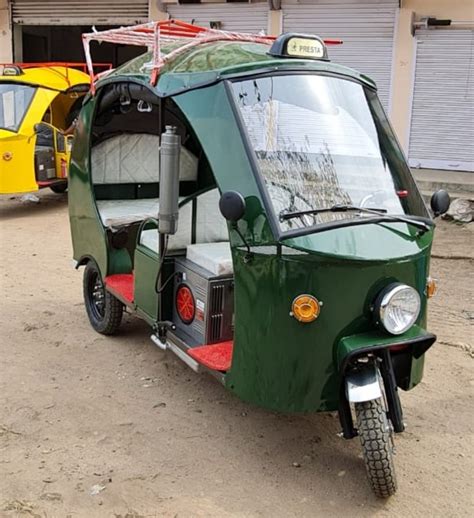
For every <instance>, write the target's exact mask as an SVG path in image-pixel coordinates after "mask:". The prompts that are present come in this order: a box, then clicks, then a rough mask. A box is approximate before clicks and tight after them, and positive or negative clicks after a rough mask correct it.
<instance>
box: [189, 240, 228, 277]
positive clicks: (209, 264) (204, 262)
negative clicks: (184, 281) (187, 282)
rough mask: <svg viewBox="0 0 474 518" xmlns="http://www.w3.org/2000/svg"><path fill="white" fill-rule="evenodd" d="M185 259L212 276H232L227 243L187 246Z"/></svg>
mask: <svg viewBox="0 0 474 518" xmlns="http://www.w3.org/2000/svg"><path fill="white" fill-rule="evenodd" d="M186 258H187V259H188V260H189V261H192V262H193V263H195V264H197V265H198V266H200V267H201V268H204V269H206V270H208V271H210V272H212V273H213V274H214V275H232V274H233V272H234V267H233V264H232V253H231V251H230V245H229V243H199V244H195V245H188V246H187V247H186Z"/></svg>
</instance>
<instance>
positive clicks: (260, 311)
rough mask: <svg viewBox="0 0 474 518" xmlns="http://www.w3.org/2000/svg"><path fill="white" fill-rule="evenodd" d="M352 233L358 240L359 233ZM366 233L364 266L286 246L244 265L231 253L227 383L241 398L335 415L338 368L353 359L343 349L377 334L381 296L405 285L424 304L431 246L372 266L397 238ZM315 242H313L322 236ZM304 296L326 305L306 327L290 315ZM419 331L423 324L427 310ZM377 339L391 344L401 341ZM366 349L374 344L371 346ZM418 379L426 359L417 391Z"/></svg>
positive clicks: (376, 230) (417, 246) (371, 229)
mask: <svg viewBox="0 0 474 518" xmlns="http://www.w3.org/2000/svg"><path fill="white" fill-rule="evenodd" d="M381 229H382V233H381V232H380V230H381ZM343 230H345V229H338V230H335V231H334V232H341V240H342V239H343V236H344V234H345V232H343ZM351 230H352V232H353V233H354V236H353V237H356V236H357V233H358V232H360V231H361V227H352V229H351ZM362 232H365V233H368V234H372V236H373V240H372V245H371V247H370V248H369V249H367V250H366V251H365V252H364V254H363V255H365V257H366V259H365V260H360V261H357V260H353V259H352V258H351V257H350V256H346V257H344V256H339V257H338V256H336V255H334V254H331V255H329V254H327V255H326V254H323V253H321V252H320V251H318V250H314V249H313V250H311V249H307V251H306V252H307V253H300V254H296V255H295V254H294V253H293V251H292V250H291V249H287V248H286V247H283V250H282V255H281V256H277V255H266V254H259V253H256V254H255V255H254V258H253V259H252V260H251V261H250V262H249V263H245V262H244V260H243V256H244V254H243V252H241V251H240V250H234V275H235V286H236V291H235V298H236V310H235V335H234V356H233V361H232V368H231V371H230V372H229V373H228V375H227V378H226V384H227V386H228V387H229V388H230V389H231V390H232V391H234V392H235V393H236V394H237V395H238V396H239V397H241V398H242V399H244V400H246V401H249V402H252V403H255V404H257V405H260V406H264V407H266V408H271V409H274V410H279V411H291V412H309V411H325V410H336V409H337V406H338V395H339V383H340V378H339V364H340V361H341V359H342V358H343V356H344V354H345V353H347V352H349V349H347V350H346V351H344V350H341V346H340V342H341V340H342V339H343V338H344V337H348V336H352V335H359V334H361V333H374V332H376V331H377V327H376V325H375V323H374V321H373V316H372V312H371V305H372V303H373V301H374V299H375V297H376V295H377V294H378V293H379V291H380V290H381V289H383V288H384V287H385V286H387V285H388V284H390V283H392V282H395V281H396V282H403V283H406V284H408V285H409V286H413V287H414V288H416V289H417V291H418V292H419V293H420V295H421V298H422V300H425V297H424V295H423V293H424V289H425V285H426V277H427V275H428V262H429V251H430V241H431V239H430V238H429V237H428V236H427V237H425V238H424V239H423V240H422V243H420V242H417V241H415V240H413V241H412V242H411V248H412V254H411V255H407V256H405V257H396V258H393V257H392V258H391V259H389V260H388V259H384V260H380V259H369V258H368V257H369V256H370V255H371V253H372V255H373V256H374V257H377V255H380V250H382V249H384V247H388V248H390V247H393V246H395V242H398V241H399V240H400V238H399V237H398V236H397V235H396V234H394V233H393V232H392V230H391V229H384V228H383V227H379V226H376V225H367V226H363V230H362ZM313 237H314V243H316V242H317V237H318V235H314V236H313ZM346 237H347V236H346ZM323 241H324V238H323ZM369 241H370V240H369ZM391 241H393V242H392V243H391ZM337 242H338V239H335V240H334V243H337ZM349 243H350V241H349ZM423 244H424V247H423ZM345 246H348V245H345ZM256 250H257V251H258V249H256ZM333 252H334V251H333ZM304 293H309V294H311V295H314V296H315V297H316V298H317V299H318V300H319V301H322V302H323V305H322V308H321V313H320V315H319V317H318V318H317V319H316V320H315V321H314V322H312V323H309V324H303V323H300V322H298V321H297V320H296V319H294V318H293V317H291V316H290V311H291V303H292V301H293V300H294V298H295V297H296V296H298V295H300V294H304ZM417 324H418V325H420V326H421V327H425V325H426V304H425V303H424V304H423V307H422V310H421V313H420V317H419V319H418V322H417ZM380 334H382V335H384V336H385V340H386V343H387V344H389V343H397V342H398V340H399V337H395V336H389V335H387V334H384V333H380ZM372 336H374V335H372ZM377 336H378V335H377ZM363 344H364V346H368V345H370V340H367V341H363ZM372 345H375V343H374V342H372ZM360 346H361V347H362V342H361V344H360ZM421 373H422V359H421V360H420V361H419V362H417V365H416V366H415V368H414V371H413V380H412V383H411V385H412V386H414V385H415V384H416V383H417V382H418V381H419V379H420V375H421Z"/></svg>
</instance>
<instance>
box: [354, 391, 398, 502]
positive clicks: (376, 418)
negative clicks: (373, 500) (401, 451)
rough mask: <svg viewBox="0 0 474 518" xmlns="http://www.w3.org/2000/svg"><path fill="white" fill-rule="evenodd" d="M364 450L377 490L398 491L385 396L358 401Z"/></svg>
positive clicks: (381, 493) (381, 492)
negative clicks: (384, 404) (384, 403)
mask: <svg viewBox="0 0 474 518" xmlns="http://www.w3.org/2000/svg"><path fill="white" fill-rule="evenodd" d="M355 412H356V417H357V428H358V431H359V437H360V442H361V444H362V453H363V457H364V461H365V467H366V470H367V476H368V477H369V481H370V484H371V486H372V489H373V491H374V493H375V494H376V495H377V496H378V497H379V498H388V497H389V496H391V495H393V494H395V492H396V491H397V479H396V476H395V466H394V463H393V451H392V450H393V448H392V437H391V435H392V431H391V428H390V423H389V420H388V418H387V414H386V412H385V409H384V406H383V402H382V398H379V399H373V400H372V401H365V402H363V403H356V404H355Z"/></svg>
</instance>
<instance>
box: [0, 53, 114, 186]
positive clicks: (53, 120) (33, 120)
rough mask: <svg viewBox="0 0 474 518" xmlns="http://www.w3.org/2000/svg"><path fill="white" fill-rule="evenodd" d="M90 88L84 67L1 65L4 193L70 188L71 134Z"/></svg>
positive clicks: (0, 131)
mask: <svg viewBox="0 0 474 518" xmlns="http://www.w3.org/2000/svg"><path fill="white" fill-rule="evenodd" d="M101 66H108V65H102V64H101ZM78 68H79V69H78ZM109 68H111V67H110V66H109ZM81 69H82V70H81ZM89 86H90V78H89V75H88V74H85V73H84V65H83V64H78V63H19V64H0V194H10V193H22V192H31V191H37V190H38V189H41V188H43V187H49V188H51V189H52V190H53V191H54V192H57V193H60V192H64V191H65V190H66V189H67V171H68V166H69V157H70V149H71V141H72V135H71V134H70V133H72V128H73V123H74V120H75V118H76V116H77V114H78V113H79V110H80V108H81V105H82V98H83V97H84V95H85V94H86V93H87V92H88V90H89Z"/></svg>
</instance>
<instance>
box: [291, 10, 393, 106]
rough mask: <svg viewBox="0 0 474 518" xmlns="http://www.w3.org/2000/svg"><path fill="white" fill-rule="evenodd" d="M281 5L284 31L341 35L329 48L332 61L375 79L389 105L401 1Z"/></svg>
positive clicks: (333, 36)
mask: <svg viewBox="0 0 474 518" xmlns="http://www.w3.org/2000/svg"><path fill="white" fill-rule="evenodd" d="M282 8H283V30H284V32H302V33H309V34H316V35H318V36H321V37H323V38H331V37H332V38H341V39H342V40H343V41H344V43H343V45H339V46H330V47H329V48H328V52H329V58H330V59H331V61H334V62H335V63H340V64H341V65H346V66H349V67H352V68H355V69H356V70H358V71H359V72H361V73H363V74H365V75H367V76H369V77H370V78H371V79H373V80H374V81H375V82H376V83H377V87H378V90H379V97H380V100H381V101H382V104H383V105H384V107H385V108H386V109H387V108H388V104H389V97H390V82H391V74H392V49H393V40H394V31H395V23H396V17H397V12H398V0H362V1H356V0H318V1H308V0H299V1H298V2H297V0H283V2H282Z"/></svg>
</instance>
